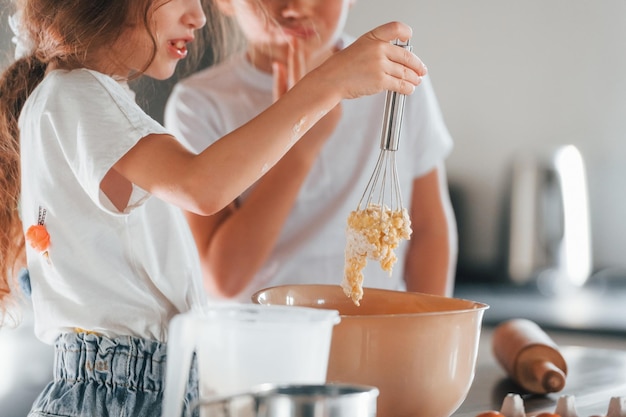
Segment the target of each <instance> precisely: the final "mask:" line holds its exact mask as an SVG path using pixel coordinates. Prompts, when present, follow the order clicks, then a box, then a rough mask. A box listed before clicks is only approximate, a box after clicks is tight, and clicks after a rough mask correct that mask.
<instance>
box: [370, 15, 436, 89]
mask: <svg viewBox="0 0 626 417" xmlns="http://www.w3.org/2000/svg"><path fill="white" fill-rule="evenodd" d="M411 34H412V30H411V28H410V27H409V26H408V25H406V24H404V23H401V22H390V23H387V24H384V25H382V26H379V27H377V28H375V29H374V30H372V31H371V32H370V35H371V36H372V37H373V38H375V39H377V40H380V41H383V42H385V43H386V44H389V45H390V46H389V47H387V46H386V49H387V52H386V55H387V59H388V60H389V61H390V62H391V65H390V66H389V67H387V69H386V72H387V75H389V76H390V77H392V81H391V83H392V87H391V89H392V90H395V91H398V92H400V93H402V94H411V93H412V92H413V91H414V90H415V87H416V86H418V85H419V84H420V83H421V81H422V77H423V76H425V75H426V74H427V73H428V70H427V68H426V65H424V63H423V62H422V60H421V59H419V58H418V57H417V56H416V55H415V54H414V53H412V52H411V50H410V49H409V48H404V47H402V46H398V45H392V44H391V42H392V41H395V40H398V39H399V40H401V41H404V42H406V41H407V40H409V38H410V37H411Z"/></svg>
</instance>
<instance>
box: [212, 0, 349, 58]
mask: <svg viewBox="0 0 626 417" xmlns="http://www.w3.org/2000/svg"><path fill="white" fill-rule="evenodd" d="M354 2H355V0H218V5H220V9H221V10H222V11H223V12H225V13H226V14H229V15H232V16H234V17H235V18H236V19H237V21H238V23H239V25H240V26H241V29H242V31H243V32H244V34H245V36H246V39H247V41H248V44H249V45H250V47H251V48H252V49H253V52H254V53H255V54H264V55H266V56H268V57H271V59H277V60H280V59H281V56H282V55H284V53H285V46H286V45H287V44H288V43H289V42H290V40H291V39H292V38H297V40H298V45H299V46H300V47H302V48H304V49H305V51H304V52H305V54H306V55H307V56H309V57H311V59H313V60H315V57H316V56H321V57H325V56H327V55H328V54H329V53H330V52H332V50H333V48H334V47H335V45H336V42H337V40H338V38H339V36H340V35H341V32H342V31H343V29H344V26H345V22H346V19H347V16H348V10H349V8H350V6H351V5H352V4H353V3H354Z"/></svg>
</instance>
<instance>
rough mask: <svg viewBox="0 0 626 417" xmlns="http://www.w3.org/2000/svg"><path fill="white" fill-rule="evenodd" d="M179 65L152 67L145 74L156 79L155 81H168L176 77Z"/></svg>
mask: <svg viewBox="0 0 626 417" xmlns="http://www.w3.org/2000/svg"><path fill="white" fill-rule="evenodd" d="M177 63H178V62H176V63H174V64H171V65H151V66H150V68H148V69H147V70H146V72H145V73H144V74H145V75H147V76H148V77H150V78H154V79H155V80H159V81H163V80H167V79H168V78H170V77H171V76H172V75H174V71H175V70H176V64H177Z"/></svg>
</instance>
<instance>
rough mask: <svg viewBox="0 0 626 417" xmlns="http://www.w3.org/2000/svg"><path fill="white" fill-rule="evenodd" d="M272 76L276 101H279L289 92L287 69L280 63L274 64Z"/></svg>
mask: <svg viewBox="0 0 626 417" xmlns="http://www.w3.org/2000/svg"><path fill="white" fill-rule="evenodd" d="M272 73H273V74H272V75H273V76H274V86H273V89H272V92H273V96H274V101H276V100H278V99H279V98H280V97H282V96H283V94H285V93H286V92H287V90H289V85H288V84H289V82H288V75H287V68H286V67H285V65H284V64H282V63H280V62H277V61H275V62H273V63H272Z"/></svg>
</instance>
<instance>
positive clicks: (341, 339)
mask: <svg viewBox="0 0 626 417" xmlns="http://www.w3.org/2000/svg"><path fill="white" fill-rule="evenodd" d="M363 291H364V296H363V300H362V301H361V305H360V306H356V305H355V304H354V303H353V302H352V300H350V299H349V298H347V297H346V296H345V295H344V293H343V291H342V289H341V287H340V286H339V285H321V284H318V285H315V284H307V285H305V284H300V285H283V286H278V287H272V288H267V289H264V290H261V291H259V292H257V293H256V294H254V295H253V297H252V300H253V301H254V302H256V303H260V304H266V305H288V306H304V307H317V308H321V309H325V308H328V309H332V310H337V311H339V314H340V315H341V322H340V323H339V324H338V325H337V326H335V327H334V329H333V337H332V342H331V349H330V358H329V361H328V377H327V378H328V381H329V382H336V383H350V384H362V385H369V386H374V387H377V388H378V390H379V391H380V394H379V396H378V406H377V416H378V417H416V416H428V417H449V416H450V415H451V414H452V413H453V412H454V411H455V410H456V409H457V408H458V407H459V406H460V405H461V403H462V402H463V400H464V399H465V396H466V395H467V393H468V391H469V388H470V386H471V383H472V380H473V378H474V367H475V364H476V358H477V353H478V342H479V338H480V331H481V324H482V317H483V313H484V311H485V310H486V309H487V308H488V306H487V305H485V304H483V303H478V302H474V301H469V300H461V299H456V298H448V297H441V296H435V295H428V294H421V293H415V292H406V291H391V290H383V289H374V288H364V289H363Z"/></svg>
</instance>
